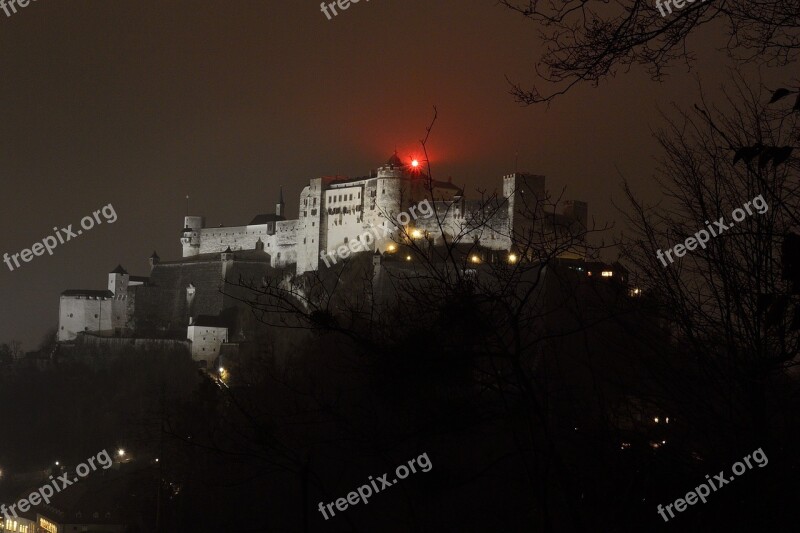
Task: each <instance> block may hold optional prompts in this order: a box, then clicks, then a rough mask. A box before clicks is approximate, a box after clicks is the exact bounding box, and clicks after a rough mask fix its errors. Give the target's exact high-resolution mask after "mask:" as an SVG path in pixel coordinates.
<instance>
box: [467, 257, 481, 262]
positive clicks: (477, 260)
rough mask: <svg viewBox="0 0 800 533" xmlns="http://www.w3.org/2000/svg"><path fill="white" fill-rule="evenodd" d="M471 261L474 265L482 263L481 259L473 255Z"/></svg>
mask: <svg viewBox="0 0 800 533" xmlns="http://www.w3.org/2000/svg"><path fill="white" fill-rule="evenodd" d="M469 260H470V261H472V262H473V263H480V262H481V258H480V257H478V256H477V255H473V256H472V257H470V258H469Z"/></svg>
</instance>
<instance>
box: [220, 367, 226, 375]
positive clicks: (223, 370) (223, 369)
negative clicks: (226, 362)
mask: <svg viewBox="0 0 800 533" xmlns="http://www.w3.org/2000/svg"><path fill="white" fill-rule="evenodd" d="M224 372H225V367H224V366H221V367H219V373H220V374H222V373H224Z"/></svg>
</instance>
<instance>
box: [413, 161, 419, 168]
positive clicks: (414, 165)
mask: <svg viewBox="0 0 800 533" xmlns="http://www.w3.org/2000/svg"><path fill="white" fill-rule="evenodd" d="M411 166H412V167H414V168H417V167H418V166H419V161H417V160H416V159H415V160H413V161H412V162H411Z"/></svg>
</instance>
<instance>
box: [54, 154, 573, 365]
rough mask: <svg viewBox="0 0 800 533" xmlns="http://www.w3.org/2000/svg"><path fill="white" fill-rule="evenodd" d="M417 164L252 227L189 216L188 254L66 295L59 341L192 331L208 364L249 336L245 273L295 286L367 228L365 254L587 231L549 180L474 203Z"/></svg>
mask: <svg viewBox="0 0 800 533" xmlns="http://www.w3.org/2000/svg"><path fill="white" fill-rule="evenodd" d="M419 168H420V167H419V165H412V164H404V163H403V162H402V161H401V160H400V158H399V157H398V156H397V154H396V153H395V154H394V155H393V156H392V157H391V158H389V160H388V161H387V162H386V163H385V164H383V165H381V166H380V167H378V168H377V169H376V170H374V171H373V172H371V173H370V175H369V176H365V177H358V178H343V177H338V176H336V177H330V176H328V177H320V178H313V179H311V180H310V181H309V184H308V186H306V187H304V188H303V190H302V191H301V193H300V197H299V201H298V218H297V219H294V220H288V219H287V218H286V216H285V214H286V206H285V203H284V198H283V191H282V190H281V193H280V196H279V199H278V203H277V204H276V207H275V212H274V213H269V214H259V215H256V216H255V217H253V218H252V219H251V220H250V222H249V223H248V224H246V225H242V226H220V227H218V228H208V227H205V218H204V217H202V216H186V217H185V219H184V227H183V230H182V231H181V236H180V243H181V249H182V254H181V255H182V257H181V258H180V259H178V260H175V261H161V259H160V258H159V256H158V254H156V253H155V252H154V253H153V255H152V256H151V257H150V275H149V277H139V276H131V275H129V274H128V273H127V272H126V271H125V269H123V268H122V267H121V266H118V267H117V268H116V269H115V270H113V271H112V272H110V273H109V274H108V284H107V290H102V291H98V290H68V291H65V292H64V293H62V295H61V301H60V309H59V327H58V340H59V341H61V342H65V341H74V340H75V339H76V337H77V336H78V335H81V334H86V333H89V334H92V335H94V336H100V337H115V336H116V337H128V336H131V337H137V338H158V339H162V338H165V339H176V340H177V339H187V337H188V338H189V340H191V341H192V354H193V357H195V358H196V359H197V360H198V361H202V362H204V363H205V364H206V365H209V364H210V363H212V362H213V358H214V357H216V356H218V355H219V352H220V346H221V345H222V344H223V343H236V342H240V341H244V340H246V339H248V335H247V334H246V332H244V330H243V328H244V326H243V324H242V320H241V318H242V317H241V314H242V313H241V310H242V309H243V308H244V307H245V305H244V304H243V303H242V301H241V299H242V298H244V297H245V296H246V295H247V288H245V287H237V284H238V283H239V282H240V280H241V281H243V282H244V283H255V284H256V285H257V284H258V283H262V280H265V279H273V280H279V281H281V282H282V283H292V281H291V280H292V278H293V277H294V276H301V275H302V274H304V273H306V272H309V271H317V270H320V269H323V268H325V266H324V265H325V264H324V263H323V265H322V266H321V265H320V262H321V260H322V259H323V257H324V256H325V255H326V254H327V253H328V252H329V251H331V250H337V249H339V250H340V249H342V247H350V249H352V250H354V246H353V245H354V244H355V243H356V242H357V241H358V240H361V236H362V235H364V234H365V232H371V233H372V234H373V235H374V239H373V242H372V243H370V244H369V245H365V246H362V247H361V248H360V250H361V251H363V252H364V253H372V252H374V251H378V252H379V253H384V254H385V253H387V252H388V253H391V252H393V251H394V250H396V249H397V248H398V243H400V242H402V241H403V239H404V238H405V237H408V238H411V239H420V243H423V242H424V243H428V244H429V245H430V246H432V247H438V246H441V245H442V244H444V243H454V242H455V243H466V244H468V245H469V246H470V247H477V248H479V249H480V250H481V251H480V253H481V254H482V256H483V255H485V256H486V257H487V258H488V257H490V256H492V257H512V256H516V255H515V254H517V255H519V256H520V257H522V256H526V255H527V256H529V257H533V255H535V254H534V253H533V251H532V250H531V248H530V246H529V244H526V242H527V243H530V242H539V241H541V239H540V238H539V239H538V240H537V238H538V237H539V236H541V235H546V236H552V235H554V234H556V232H569V233H570V234H575V235H580V234H581V233H582V230H584V229H585V227H586V223H587V219H588V206H587V204H586V203H585V202H580V201H568V202H566V203H564V204H563V205H562V209H561V212H560V213H553V212H545V210H546V209H547V208H546V207H545V206H544V204H543V202H544V203H546V202H545V199H546V190H545V178H544V176H537V175H533V174H524V173H514V174H509V175H506V176H504V177H503V178H502V192H499V193H498V194H497V195H493V196H491V197H490V198H488V199H484V200H468V199H466V198H465V196H464V191H463V189H462V188H460V187H458V186H456V185H454V184H453V183H452V181H451V180H448V181H446V182H443V181H436V180H432V179H430V178H429V177H428V176H427V175H426V174H425V173H424V172H422V171H421V170H420V169H419ZM423 205H424V206H426V209H425V210H424V211H423V209H422V206H423ZM550 207H552V206H550ZM415 210H416V211H415ZM536 232H539V234H540V235H536ZM578 241H580V239H578ZM365 244H366V243H365ZM579 245H580V242H577V243H576V246H575V247H574V248H573V249H570V250H569V254H570V255H571V257H573V258H576V259H579V258H582V251H581V247H580V246H579ZM354 253H355V250H354ZM200 317H203V318H202V320H201V318H200ZM201 322H215V323H220V324H224V329H225V331H224V332H223V326H213V325H211V324H209V326H208V328H216V329H214V331H213V334H212V330H211V329H209V330H208V332H209V333H208V334H206V335H205V340H199V339H202V338H203V335H202V333H200V331H202V326H201ZM189 328H193V329H189ZM198 350H199V352H198Z"/></svg>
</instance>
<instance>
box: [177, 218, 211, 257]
mask: <svg viewBox="0 0 800 533" xmlns="http://www.w3.org/2000/svg"><path fill="white" fill-rule="evenodd" d="M203 226H205V218H204V217H189V216H187V217H184V219H183V232H181V244H182V245H183V257H192V256H194V255H197V254H199V253H200V230H201V229H203Z"/></svg>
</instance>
